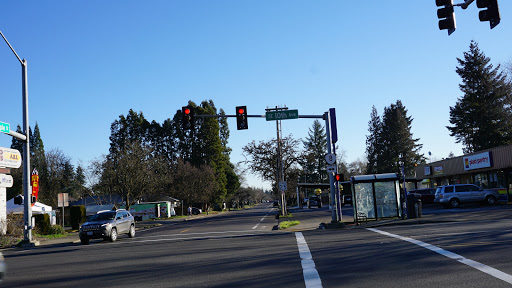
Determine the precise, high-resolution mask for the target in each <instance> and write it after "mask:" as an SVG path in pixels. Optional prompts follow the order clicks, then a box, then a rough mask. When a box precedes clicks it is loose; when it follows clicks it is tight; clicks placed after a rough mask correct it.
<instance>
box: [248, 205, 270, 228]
mask: <svg viewBox="0 0 512 288" xmlns="http://www.w3.org/2000/svg"><path fill="white" fill-rule="evenodd" d="M272 210H274V208H272V209H270V211H268V213H267V215H265V216H263V218H261V220H260V222H258V224H256V225H254V227H252V229H253V230H254V229H256V228H258V226H259V225H260V224H261V222H263V220H265V218H266V217H267V216H268V215H269V214H270V212H272Z"/></svg>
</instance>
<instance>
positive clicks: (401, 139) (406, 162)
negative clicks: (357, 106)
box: [367, 100, 425, 176]
mask: <svg viewBox="0 0 512 288" xmlns="http://www.w3.org/2000/svg"><path fill="white" fill-rule="evenodd" d="M378 118H379V117H378V115H377V113H376V110H374V109H372V120H370V123H371V125H372V127H371V128H369V130H372V131H373V130H375V131H379V130H380V132H376V134H375V135H376V137H375V140H372V141H375V142H374V143H375V147H372V148H370V149H369V148H368V147H367V151H371V152H372V153H374V154H373V155H372V161H375V162H374V163H372V168H371V169H372V170H371V171H372V172H368V173H389V172H394V173H401V171H402V166H403V167H404V171H405V174H406V176H412V175H413V174H414V167H415V164H420V163H424V161H425V158H424V156H423V155H420V154H419V150H420V149H421V147H422V146H423V145H421V144H418V143H417V142H418V141H419V139H414V138H413V137H412V133H411V125H412V120H413V119H412V117H410V116H407V110H406V109H405V106H404V105H403V104H402V101H400V100H397V101H396V103H395V104H391V105H390V106H389V107H385V108H384V114H383V115H382V120H381V121H382V122H381V128H380V129H379V120H378ZM368 169H370V168H368ZM373 169H374V170H373ZM369 171H370V170H369Z"/></svg>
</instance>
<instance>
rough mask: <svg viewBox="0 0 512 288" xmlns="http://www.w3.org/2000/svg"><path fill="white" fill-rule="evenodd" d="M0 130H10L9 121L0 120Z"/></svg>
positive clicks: (4, 131) (3, 131)
mask: <svg viewBox="0 0 512 288" xmlns="http://www.w3.org/2000/svg"><path fill="white" fill-rule="evenodd" d="M0 132H2V133H5V134H9V133H10V132H11V125H9V123H4V122H0Z"/></svg>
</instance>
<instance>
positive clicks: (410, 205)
mask: <svg viewBox="0 0 512 288" xmlns="http://www.w3.org/2000/svg"><path fill="white" fill-rule="evenodd" d="M422 213H423V211H422V204H421V195H420V194H418V193H408V194H407V218H409V219H410V218H421V215H422Z"/></svg>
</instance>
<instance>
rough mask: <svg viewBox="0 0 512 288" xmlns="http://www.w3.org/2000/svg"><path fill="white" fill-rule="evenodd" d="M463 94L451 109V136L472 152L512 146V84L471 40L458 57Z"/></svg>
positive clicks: (465, 149)
mask: <svg viewBox="0 0 512 288" xmlns="http://www.w3.org/2000/svg"><path fill="white" fill-rule="evenodd" d="M457 60H458V62H459V66H458V67H457V69H456V72H457V74H459V76H460V77H461V78H462V84H460V85H459V87H460V90H461V91H462V92H463V93H464V95H463V96H462V97H461V98H459V99H458V100H457V103H456V104H455V106H453V107H450V123H451V124H452V125H453V126H447V127H446V128H448V130H449V131H450V136H455V139H456V142H457V143H462V144H463V145H464V149H463V150H464V152H465V153H471V152H475V151H480V150H483V149H489V148H493V147H496V146H500V145H505V144H510V143H512V111H511V107H512V84H511V82H510V80H507V78H506V75H505V74H504V73H503V72H500V66H499V65H498V66H497V67H496V68H493V65H492V64H490V61H491V59H490V58H488V57H486V56H485V54H484V53H483V52H481V51H480V49H479V48H478V43H476V42H475V41H471V43H470V45H469V52H464V59H459V58H457Z"/></svg>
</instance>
